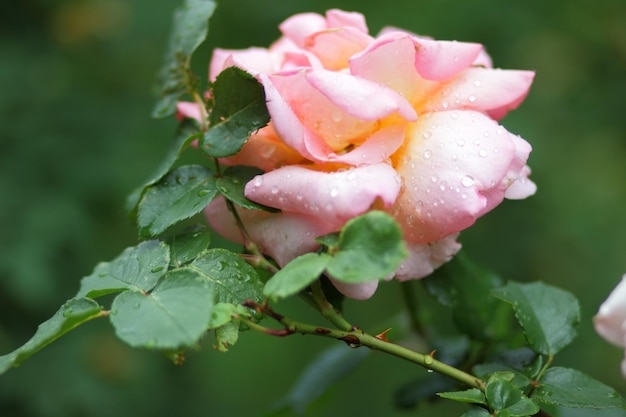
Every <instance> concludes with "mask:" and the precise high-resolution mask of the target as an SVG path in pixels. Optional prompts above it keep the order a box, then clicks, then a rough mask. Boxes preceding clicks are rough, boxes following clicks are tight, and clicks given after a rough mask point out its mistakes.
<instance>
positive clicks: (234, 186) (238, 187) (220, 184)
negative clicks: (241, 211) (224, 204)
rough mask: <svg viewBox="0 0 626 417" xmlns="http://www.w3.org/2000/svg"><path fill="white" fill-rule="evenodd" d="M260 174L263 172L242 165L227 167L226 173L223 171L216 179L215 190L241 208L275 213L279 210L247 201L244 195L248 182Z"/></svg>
mask: <svg viewBox="0 0 626 417" xmlns="http://www.w3.org/2000/svg"><path fill="white" fill-rule="evenodd" d="M262 173H263V171H261V170H260V169H258V168H255V167H249V166H244V165H235V166H231V167H228V168H226V171H224V174H223V175H222V176H221V177H219V178H218V179H217V189H218V190H219V192H220V193H221V194H222V195H223V196H224V197H226V198H227V199H228V200H230V201H232V202H233V203H235V204H237V205H239V206H241V207H243V208H247V209H251V210H265V211H269V212H272V213H277V212H279V211H280V210H277V209H275V208H273V207H268V206H264V205H262V204H258V203H255V202H254V201H251V200H249V199H247V198H246V196H245V195H244V188H245V186H246V184H247V183H248V181H250V180H251V179H252V178H254V177H255V176H256V175H259V174H262Z"/></svg>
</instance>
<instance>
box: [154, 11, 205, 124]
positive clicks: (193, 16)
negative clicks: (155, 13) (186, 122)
mask: <svg viewBox="0 0 626 417" xmlns="http://www.w3.org/2000/svg"><path fill="white" fill-rule="evenodd" d="M214 10H215V2H213V1H211V0H185V3H184V4H183V5H182V6H181V7H179V8H178V9H177V10H176V11H175V13H174V22H173V28H172V33H171V35H170V42H169V47H168V51H167V53H166V54H165V62H164V63H163V67H162V69H161V72H160V77H159V83H160V85H161V88H160V90H161V91H160V96H161V99H160V100H159V101H158V102H157V103H156V105H155V107H154V109H153V111H152V116H153V117H165V116H169V115H171V114H173V113H174V111H175V110H176V102H177V101H178V99H179V98H180V96H181V95H183V94H184V93H186V92H189V91H190V90H192V89H193V86H194V83H195V80H194V76H193V74H192V73H191V70H190V62H191V56H192V55H193V53H194V52H195V51H196V49H197V48H198V46H200V44H202V42H204V40H205V39H206V36H207V33H208V30H209V18H210V17H211V15H212V14H213V11H214Z"/></svg>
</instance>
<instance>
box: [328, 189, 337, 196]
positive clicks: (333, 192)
mask: <svg viewBox="0 0 626 417" xmlns="http://www.w3.org/2000/svg"><path fill="white" fill-rule="evenodd" d="M338 194H339V191H338V190H337V189H336V188H333V189H332V190H330V196H331V197H337V195H338Z"/></svg>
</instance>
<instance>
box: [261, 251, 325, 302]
mask: <svg viewBox="0 0 626 417" xmlns="http://www.w3.org/2000/svg"><path fill="white" fill-rule="evenodd" d="M331 260H332V258H331V257H330V256H328V255H327V254H325V253H322V254H318V253H307V254H304V255H302V256H298V257H297V258H295V259H294V260H293V261H291V262H289V263H288V264H287V265H285V267H284V268H283V269H281V270H280V271H278V272H277V273H276V274H274V276H273V277H272V278H270V280H269V281H267V283H266V284H265V288H264V290H263V293H264V294H265V295H267V296H268V297H273V298H285V297H289V296H290V295H293V294H296V293H297V292H299V291H300V290H302V289H304V288H305V287H307V286H308V285H309V284H311V283H312V282H313V281H315V280H316V279H318V278H319V276H320V275H321V274H322V272H324V269H326V266H327V265H328V263H329V262H330V261H331Z"/></svg>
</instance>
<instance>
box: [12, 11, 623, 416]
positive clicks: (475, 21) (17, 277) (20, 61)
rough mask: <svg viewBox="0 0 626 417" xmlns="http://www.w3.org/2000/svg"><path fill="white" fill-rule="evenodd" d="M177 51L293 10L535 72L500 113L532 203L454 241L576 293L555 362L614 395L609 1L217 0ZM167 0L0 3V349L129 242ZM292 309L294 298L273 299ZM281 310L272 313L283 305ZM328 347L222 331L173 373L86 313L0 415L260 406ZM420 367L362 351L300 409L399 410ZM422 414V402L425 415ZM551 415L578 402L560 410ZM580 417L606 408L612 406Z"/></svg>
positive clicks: (363, 309) (354, 308)
mask: <svg viewBox="0 0 626 417" xmlns="http://www.w3.org/2000/svg"><path fill="white" fill-rule="evenodd" d="M218 3H219V7H218V9H217V11H216V13H215V15H214V17H213V19H212V20H211V23H210V34H209V42H208V44H207V45H205V46H203V47H202V48H201V49H200V50H199V52H198V53H197V54H196V56H195V60H194V67H195V68H197V69H198V71H199V73H200V74H205V73H206V65H207V61H208V58H209V56H210V51H211V49H212V48H213V47H214V46H218V45H219V46H222V47H229V48H243V47H247V46H250V45H259V46H265V45H268V44H269V43H270V42H271V41H273V40H274V39H276V38H277V37H278V30H277V29H276V25H277V24H278V23H279V22H280V21H282V20H283V19H285V18H286V17H288V16H289V15H291V14H293V13H296V12H303V11H318V12H323V11H324V10H326V9H328V8H332V7H338V8H343V9H346V10H357V11H360V12H363V13H364V14H365V15H366V17H367V20H368V24H369V26H370V31H371V32H372V33H376V32H377V31H378V30H379V29H380V28H381V27H383V26H384V25H393V26H397V27H402V28H406V29H408V30H411V31H414V32H417V33H419V34H424V35H429V36H433V37H435V38H437V39H457V40H462V41H475V42H480V43H483V44H484V45H485V46H486V47H487V50H488V51H489V53H490V54H491V55H492V57H493V60H494V63H495V64H496V66H498V67H502V68H515V69H532V70H535V71H536V72H537V76H536V81H535V83H534V85H533V88H532V90H531V93H530V95H529V96H528V98H527V100H526V101H525V103H524V104H523V105H522V106H521V108H520V109H518V110H517V111H515V112H513V113H511V114H510V115H509V116H507V118H505V119H504V120H503V124H504V125H505V126H506V127H507V128H508V129H509V130H511V131H513V132H515V133H519V134H520V135H521V136H523V137H524V138H526V139H527V140H528V141H529V142H530V143H531V144H532V145H533V148H534V150H533V153H532V155H531V159H530V165H531V166H532V168H533V176H532V178H533V179H534V180H535V181H536V182H537V183H538V185H539V191H538V193H537V195H536V196H534V197H533V198H531V199H528V200H525V201H518V202H505V203H504V204H503V205H502V206H500V207H498V208H497V209H496V210H495V211H494V212H492V213H490V214H489V215H487V216H486V217H484V218H483V219H481V220H480V221H479V222H478V223H477V224H476V225H475V226H474V227H473V228H471V230H468V231H466V232H464V233H463V234H462V237H461V241H462V243H463V244H464V250H465V251H466V252H467V253H468V254H470V255H471V256H472V257H473V258H474V259H475V260H477V261H478V262H480V263H481V264H483V265H487V266H489V267H491V268H492V269H494V270H495V271H497V272H498V273H499V274H501V275H502V276H504V277H506V278H512V279H518V280H543V281H546V282H548V283H550V284H554V285H557V286H560V287H563V288H565V289H567V290H569V291H572V292H573V293H575V294H576V295H577V296H578V297H580V302H581V306H582V313H583V316H582V324H581V326H580V336H579V338H578V339H576V341H575V342H574V344H573V345H572V346H570V347H568V348H567V349H566V350H565V351H564V352H563V353H562V354H561V357H560V358H559V359H558V361H557V362H558V364H561V365H566V366H574V367H578V368H580V369H582V370H583V371H585V372H587V373H589V374H590V375H592V376H594V377H596V378H598V379H601V380H602V381H604V382H605V383H608V384H610V385H613V386H614V387H616V388H617V389H618V390H619V391H621V392H622V393H626V382H625V381H624V380H623V379H622V377H621V374H620V372H619V363H620V361H621V359H622V356H623V353H622V352H621V351H620V350H619V349H617V348H614V347H612V346H609V345H608V344H607V343H605V342H604V341H603V340H601V339H600V338H599V337H598V336H596V335H595V333H594V332H593V329H592V325H591V319H592V316H593V314H594V313H595V312H596V310H597V307H598V305H599V304H600V303H601V302H602V300H603V299H604V298H605V297H606V295H607V294H608V293H609V291H610V290H611V289H612V288H613V286H614V285H615V284H616V283H617V282H618V280H619V279H620V277H621V276H622V274H623V273H624V272H626V210H625V208H624V207H625V206H626V2H624V1H622V0H552V1H544V0H526V1H523V2H521V1H502V0H386V1H384V2H379V1H370V0H334V1H329V0H297V1H294V0H223V1H221V2H218ZM178 4H179V1H177V0H161V1H159V2H155V1H152V0H56V1H49V0H22V1H19V2H2V5H0V34H1V35H0V354H4V353H7V352H9V351H11V350H13V349H14V348H16V347H17V346H19V345H21V344H22V343H23V342H24V341H25V340H27V339H28V338H29V337H30V336H31V335H32V334H33V332H34V331H35V329H36V326H37V324H38V323H40V322H41V321H43V320H45V319H47V318H48V317H49V316H50V315H51V314H52V313H53V312H54V311H56V309H57V308H58V306H59V305H61V304H62V303H63V302H64V301H65V300H66V299H67V298H70V297H71V296H72V295H73V294H74V293H75V292H76V291H77V289H78V283H79V279H80V278H81V277H82V276H84V275H87V274H89V273H90V271H91V270H92V268H93V266H94V265H95V264H96V263H97V262H98V261H101V260H109V259H111V258H113V257H114V256H116V255H117V254H118V253H119V252H121V250H122V249H123V248H124V247H126V246H130V245H134V244H135V236H136V231H135V230H134V228H133V226H132V225H131V223H130V222H129V220H128V218H127V216H126V213H125V211H124V200H125V196H126V195H127V194H128V193H129V192H130V191H131V190H132V189H133V188H134V187H135V186H137V185H139V184H140V183H141V182H142V181H143V180H145V179H146V177H147V176H148V175H149V174H150V173H151V171H152V170H153V169H154V168H155V167H156V166H157V164H158V162H159V161H160V159H161V157H162V156H163V155H164V152H165V150H166V149H167V147H168V143H169V141H170V139H171V138H172V135H173V132H174V129H175V122H174V121H173V120H152V119H150V116H149V115H150V111H151V107H152V105H153V102H154V99H153V87H154V83H155V74H156V71H157V69H158V67H159V65H160V63H161V58H162V54H163V52H164V49H165V46H166V39H167V35H168V31H169V28H170V23H171V13H172V11H173V10H174V8H175V7H176V6H177V5H178ZM399 297H400V293H399V290H398V288H397V286H396V285H393V284H387V285H383V287H382V288H381V290H380V291H379V292H378V293H377V295H376V296H375V297H374V299H373V300H372V301H371V302H368V303H359V302H349V303H348V305H347V306H346V308H347V311H348V313H347V315H348V317H349V318H350V319H352V320H353V321H357V322H358V323H359V324H362V326H367V325H368V324H370V323H381V322H384V319H385V318H386V317H389V316H392V315H394V314H395V313H396V312H397V311H399V308H400V307H399V304H400V303H399V302H398V300H399ZM285 308H286V309H287V310H288V311H293V314H301V316H300V317H305V318H306V317H307V314H309V313H308V311H304V310H302V311H300V309H298V308H297V307H293V306H289V305H288V306H286V307H285ZM290 309H291V310H290ZM332 343H333V342H331V341H328V340H317V338H304V337H296V336H294V337H292V338H286V339H280V340H279V339H273V338H270V337H267V336H262V335H258V334H252V333H251V332H248V333H245V334H243V335H242V337H241V339H240V342H239V344H237V345H236V346H235V347H233V348H232V350H231V351H230V352H229V353H226V354H223V353H219V352H217V351H213V350H212V349H211V348H210V346H209V345H207V346H204V349H203V350H202V351H200V352H197V353H192V354H190V355H189V356H188V358H187V362H186V363H185V365H184V366H182V367H176V366H174V365H172V364H171V363H170V362H168V360H167V359H165V358H164V357H163V356H161V355H160V354H157V353H154V352H145V351H139V350H133V349H130V348H128V347H127V346H125V345H123V344H122V343H121V342H119V341H118V340H117V339H116V338H115V336H114V334H113V330H112V328H111V326H110V325H109V323H108V322H106V321H104V320H103V321H101V322H93V323H90V324H88V325H86V326H83V327H82V328H79V329H77V330H75V331H74V332H72V333H70V334H69V335H67V336H65V337H63V338H62V339H61V340H59V341H57V342H56V343H54V344H53V345H51V346H49V347H48V348H46V349H44V350H43V351H42V352H40V353H38V354H37V355H35V356H34V357H33V358H31V359H29V360H27V361H26V362H25V363H24V364H23V365H22V366H21V367H20V368H18V369H15V370H13V371H10V372H9V373H8V374H6V375H4V376H2V377H0V416H3V417H5V416H6V417H18V416H19V417H21V416H24V417H26V416H28V417H56V416H59V417H61V416H63V417H71V416H92V417H100V416H103V417H104V416H117V417H125V416H172V415H185V416H189V417H195V416H243V415H250V416H254V415H262V414H263V413H264V412H265V411H267V410H269V409H270V408H271V407H272V405H273V404H274V403H275V402H276V401H278V400H280V398H281V397H282V396H283V395H284V394H285V393H286V392H287V391H288V390H289V389H290V387H291V386H292V384H293V381H294V380H295V379H296V378H297V375H298V374H299V372H300V371H301V370H302V369H303V368H304V366H305V365H306V364H307V363H308V362H309V361H310V360H312V359H313V358H314V357H315V356H316V355H318V354H319V352H320V351H322V350H323V349H325V348H327V347H329V346H330V345H331V344H332ZM423 372H424V371H422V370H421V369H416V368H415V367H411V366H406V364H405V363H402V362H401V361H400V360H396V359H393V358H388V357H384V355H376V354H373V355H369V357H368V358H367V360H366V361H365V362H364V364H363V366H361V367H360V368H359V369H358V370H357V371H356V372H354V373H353V374H351V375H350V376H348V377H347V378H346V379H345V380H344V381H342V382H341V383H340V384H339V385H337V386H336V387H334V388H333V389H332V390H331V392H329V393H328V394H326V395H325V396H324V397H323V401H322V403H321V404H320V405H319V406H317V407H316V408H315V410H314V411H312V412H311V413H310V415H315V416H318V415H319V416H334V415H363V416H396V415H397V416H402V415H420V416H428V415H442V416H443V415H458V414H459V413H458V412H457V411H455V410H448V411H441V410H440V409H438V408H431V406H423V407H421V408H417V409H414V410H408V411H407V410H404V411H400V410H397V409H395V408H394V406H393V394H394V391H395V390H396V389H397V388H398V387H399V386H400V385H402V384H403V383H406V382H409V381H411V380H412V379H414V378H415V377H417V376H420V375H422V373H423ZM436 410H439V411H436ZM564 415H565V416H591V415H596V414H594V413H591V412H588V411H584V412H583V411H575V410H572V411H570V412H568V413H566V414H564ZM597 415H598V416H613V417H615V416H623V415H626V414H624V413H622V412H620V411H617V412H615V411H613V412H603V413H598V414H597Z"/></svg>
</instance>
